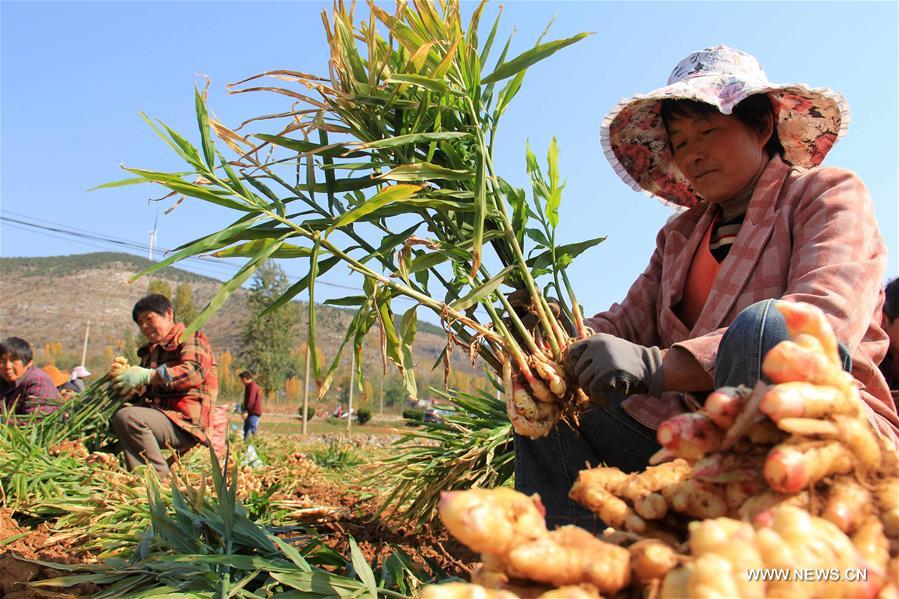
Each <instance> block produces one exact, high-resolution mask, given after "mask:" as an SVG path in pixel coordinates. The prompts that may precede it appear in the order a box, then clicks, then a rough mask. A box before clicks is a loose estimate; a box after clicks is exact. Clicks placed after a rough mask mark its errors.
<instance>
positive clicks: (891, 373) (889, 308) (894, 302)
mask: <svg viewBox="0 0 899 599" xmlns="http://www.w3.org/2000/svg"><path fill="white" fill-rule="evenodd" d="M884 294H885V295H886V299H885V300H884V302H883V330H884V331H886V333H887V337H889V339H890V347H889V349H888V350H887V355H886V357H885V358H884V359H883V362H881V363H880V372H881V373H882V374H883V378H885V379H886V381H887V385H889V386H890V392H891V393H892V395H893V401H894V402H896V403H897V405H899V277H896V278H895V279H893V280H892V281H890V282H889V283H887V285H886V287H885V288H884Z"/></svg>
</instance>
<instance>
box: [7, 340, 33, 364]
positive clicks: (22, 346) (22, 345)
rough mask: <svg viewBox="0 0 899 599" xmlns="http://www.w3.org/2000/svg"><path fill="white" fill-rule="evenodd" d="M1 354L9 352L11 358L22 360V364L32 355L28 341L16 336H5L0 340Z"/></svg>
mask: <svg viewBox="0 0 899 599" xmlns="http://www.w3.org/2000/svg"><path fill="white" fill-rule="evenodd" d="M3 354H9V357H11V358H12V359H13V360H22V363H23V364H28V363H29V362H31V359H32V358H33V357H34V354H32V353H31V346H30V345H28V342H27V341H25V340H24V339H20V338H18V337H7V338H6V339H4V340H3V341H2V342H0V356H2V355H3Z"/></svg>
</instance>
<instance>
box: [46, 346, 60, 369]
mask: <svg viewBox="0 0 899 599" xmlns="http://www.w3.org/2000/svg"><path fill="white" fill-rule="evenodd" d="M61 357H62V343H60V342H59V341H50V342H48V343H45V344H44V362H45V363H46V364H56V363H57V362H59V360H60V358H61Z"/></svg>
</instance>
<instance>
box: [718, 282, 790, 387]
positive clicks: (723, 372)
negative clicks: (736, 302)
mask: <svg viewBox="0 0 899 599" xmlns="http://www.w3.org/2000/svg"><path fill="white" fill-rule="evenodd" d="M774 302H775V300H773V299H768V300H762V301H760V302H756V303H754V304H752V305H750V306H747V307H746V308H744V309H743V310H742V311H741V312H740V313H739V314H738V315H737V317H736V318H735V319H734V321H733V322H732V323H731V324H730V326H729V327H727V331H725V332H724V335H723V336H722V337H721V342H720V343H719V345H718V355H717V357H716V359H715V387H716V388H718V387H726V386H732V387H736V386H738V385H746V386H748V387H752V386H753V385H755V383H756V381H758V380H759V378H761V377H762V360H763V359H764V357H765V354H766V353H768V350H770V349H771V348H772V347H774V346H775V345H777V344H778V343H780V342H781V341H784V340H786V339H789V338H790V333H789V332H788V331H787V323H786V321H785V320H784V317H783V315H782V314H781V313H780V312H779V311H778V310H777V309H776V308H775V307H774Z"/></svg>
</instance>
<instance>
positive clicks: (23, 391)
mask: <svg viewBox="0 0 899 599" xmlns="http://www.w3.org/2000/svg"><path fill="white" fill-rule="evenodd" d="M0 400H2V411H5V413H6V414H7V416H8V417H9V420H10V421H11V422H16V421H17V420H19V421H21V420H24V419H26V418H27V417H30V416H31V415H32V414H46V413H49V412H54V411H56V409H57V407H59V403H60V397H59V392H58V391H57V389H56V385H54V384H53V381H52V380H50V376H49V375H48V374H47V373H46V372H44V371H43V370H41V369H40V368H35V366H34V362H33V353H32V351H31V345H29V344H28V342H27V341H25V340H24V339H21V338H19V337H7V338H6V339H4V340H3V341H2V342H0Z"/></svg>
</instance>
